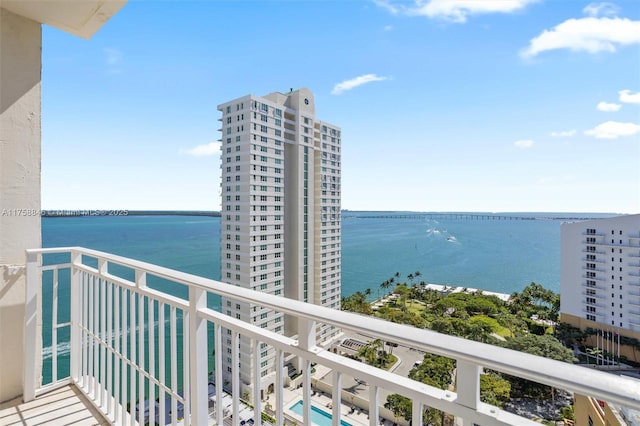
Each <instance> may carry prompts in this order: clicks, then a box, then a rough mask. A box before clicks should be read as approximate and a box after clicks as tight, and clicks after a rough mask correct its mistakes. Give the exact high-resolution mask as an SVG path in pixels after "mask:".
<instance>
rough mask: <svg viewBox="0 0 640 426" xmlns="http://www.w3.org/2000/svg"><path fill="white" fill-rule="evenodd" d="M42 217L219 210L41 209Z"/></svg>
mask: <svg viewBox="0 0 640 426" xmlns="http://www.w3.org/2000/svg"><path fill="white" fill-rule="evenodd" d="M41 216H42V217H94V216H207V217H220V212H216V211H206V210H42V214H41Z"/></svg>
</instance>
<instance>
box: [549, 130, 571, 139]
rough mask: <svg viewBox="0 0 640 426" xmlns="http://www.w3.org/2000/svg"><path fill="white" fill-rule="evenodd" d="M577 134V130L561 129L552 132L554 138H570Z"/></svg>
mask: <svg viewBox="0 0 640 426" xmlns="http://www.w3.org/2000/svg"><path fill="white" fill-rule="evenodd" d="M575 134H576V131H575V130H561V131H559V132H551V136H553V137H554V138H570V137H571V136H573V135H575Z"/></svg>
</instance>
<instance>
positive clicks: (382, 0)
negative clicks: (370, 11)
mask: <svg viewBox="0 0 640 426" xmlns="http://www.w3.org/2000/svg"><path fill="white" fill-rule="evenodd" d="M373 2H374V3H375V4H376V5H378V6H379V7H381V8H383V9H386V10H387V12H389V13H390V14H392V15H397V14H398V13H400V9H399V8H398V7H396V6H394V5H392V4H391V3H390V2H389V1H387V0H373Z"/></svg>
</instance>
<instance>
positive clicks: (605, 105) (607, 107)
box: [596, 102, 622, 112]
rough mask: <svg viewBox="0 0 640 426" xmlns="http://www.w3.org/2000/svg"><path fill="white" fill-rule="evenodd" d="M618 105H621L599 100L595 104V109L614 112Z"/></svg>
mask: <svg viewBox="0 0 640 426" xmlns="http://www.w3.org/2000/svg"><path fill="white" fill-rule="evenodd" d="M620 107H622V105H620V104H613V103H609V102H600V103H599V104H598V105H597V106H596V109H597V110H598V111H605V112H615V111H618V110H619V109H620Z"/></svg>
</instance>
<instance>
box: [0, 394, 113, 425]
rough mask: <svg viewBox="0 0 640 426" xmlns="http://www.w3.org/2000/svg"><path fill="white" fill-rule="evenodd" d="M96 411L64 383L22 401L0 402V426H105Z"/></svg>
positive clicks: (105, 421) (17, 399) (85, 399)
mask: <svg viewBox="0 0 640 426" xmlns="http://www.w3.org/2000/svg"><path fill="white" fill-rule="evenodd" d="M108 424H110V423H109V422H108V421H107V420H106V419H105V418H104V417H103V416H102V414H100V412H99V411H98V410H97V409H96V408H95V407H94V406H93V405H92V404H91V402H89V401H88V400H87V398H86V397H85V396H84V395H83V394H82V392H80V391H79V390H78V389H77V388H76V387H75V386H74V385H67V386H64V387H61V388H59V389H56V390H54V391H51V392H49V393H46V394H44V395H42V396H39V397H38V398H36V399H35V400H33V401H31V402H27V403H23V402H22V399H21V398H16V399H13V400H11V401H7V402H3V403H2V404H0V425H3V426H14V425H16V426H17V425H21V426H22V425H24V426H26V425H28V426H36V425H56V426H63V425H82V426H94V425H108Z"/></svg>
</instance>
